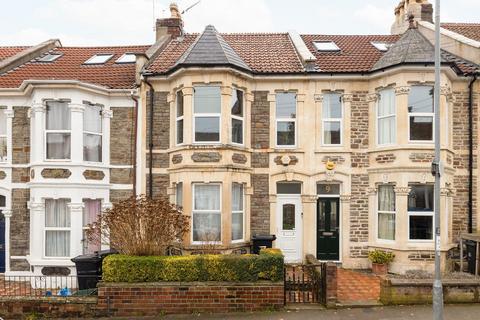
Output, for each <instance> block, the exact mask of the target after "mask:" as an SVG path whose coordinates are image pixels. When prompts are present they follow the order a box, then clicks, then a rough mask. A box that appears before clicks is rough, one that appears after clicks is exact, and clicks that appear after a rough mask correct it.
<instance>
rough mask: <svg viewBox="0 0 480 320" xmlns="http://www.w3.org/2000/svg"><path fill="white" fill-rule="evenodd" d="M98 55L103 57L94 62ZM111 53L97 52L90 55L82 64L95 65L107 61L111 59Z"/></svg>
mask: <svg viewBox="0 0 480 320" xmlns="http://www.w3.org/2000/svg"><path fill="white" fill-rule="evenodd" d="M99 57H105V58H104V59H103V60H102V61H100V62H95V60H96V59H97V58H99ZM112 57H113V54H111V53H97V54H94V55H93V56H91V57H90V58H89V59H88V60H87V61H85V62H84V63H83V64H88V65H95V64H105V63H107V62H108V61H109V60H110V59H112Z"/></svg>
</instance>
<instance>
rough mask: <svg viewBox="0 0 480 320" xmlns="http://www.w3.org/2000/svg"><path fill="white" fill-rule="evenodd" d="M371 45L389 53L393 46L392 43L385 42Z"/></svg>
mask: <svg viewBox="0 0 480 320" xmlns="http://www.w3.org/2000/svg"><path fill="white" fill-rule="evenodd" d="M370 44H371V45H372V46H374V47H375V49H377V50H378V51H381V52H387V51H388V49H390V47H391V46H392V44H391V43H388V42H385V41H371V42H370Z"/></svg>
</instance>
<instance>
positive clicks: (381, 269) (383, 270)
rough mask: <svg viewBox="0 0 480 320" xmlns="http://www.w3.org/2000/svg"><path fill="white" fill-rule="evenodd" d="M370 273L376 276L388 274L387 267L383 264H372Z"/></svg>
mask: <svg viewBox="0 0 480 320" xmlns="http://www.w3.org/2000/svg"><path fill="white" fill-rule="evenodd" d="M372 272H373V273H374V274H376V275H377V276H385V275H387V272H388V265H387V264H385V263H372Z"/></svg>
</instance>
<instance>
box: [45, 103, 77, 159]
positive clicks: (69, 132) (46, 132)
mask: <svg viewBox="0 0 480 320" xmlns="http://www.w3.org/2000/svg"><path fill="white" fill-rule="evenodd" d="M49 102H64V103H65V104H66V106H65V108H67V109H69V108H70V107H69V106H68V101H65V100H60V101H55V100H48V101H45V119H44V122H43V123H44V126H45V130H44V136H43V138H44V141H45V143H44V146H43V147H44V150H43V154H44V155H45V156H44V159H45V161H46V162H65V161H72V112H71V111H70V109H69V113H70V130H49V129H47V118H48V115H47V113H48V109H47V108H48V105H47V104H48V103H49ZM49 133H68V134H70V158H67V159H49V158H48V153H47V150H48V148H47V145H48V140H47V137H48V134H49ZM82 148H83V146H82Z"/></svg>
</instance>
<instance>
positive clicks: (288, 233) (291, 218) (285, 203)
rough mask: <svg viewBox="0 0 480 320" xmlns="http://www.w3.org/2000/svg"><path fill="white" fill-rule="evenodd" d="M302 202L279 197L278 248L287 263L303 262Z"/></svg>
mask: <svg viewBox="0 0 480 320" xmlns="http://www.w3.org/2000/svg"><path fill="white" fill-rule="evenodd" d="M301 215H302V202H301V201H300V197H291V196H289V197H282V196H278V197H277V213H276V221H277V240H276V247H277V248H279V249H281V250H282V252H283V254H284V255H285V261H286V262H298V261H301V260H302V250H301V249H302V248H301V242H302V216H301Z"/></svg>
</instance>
